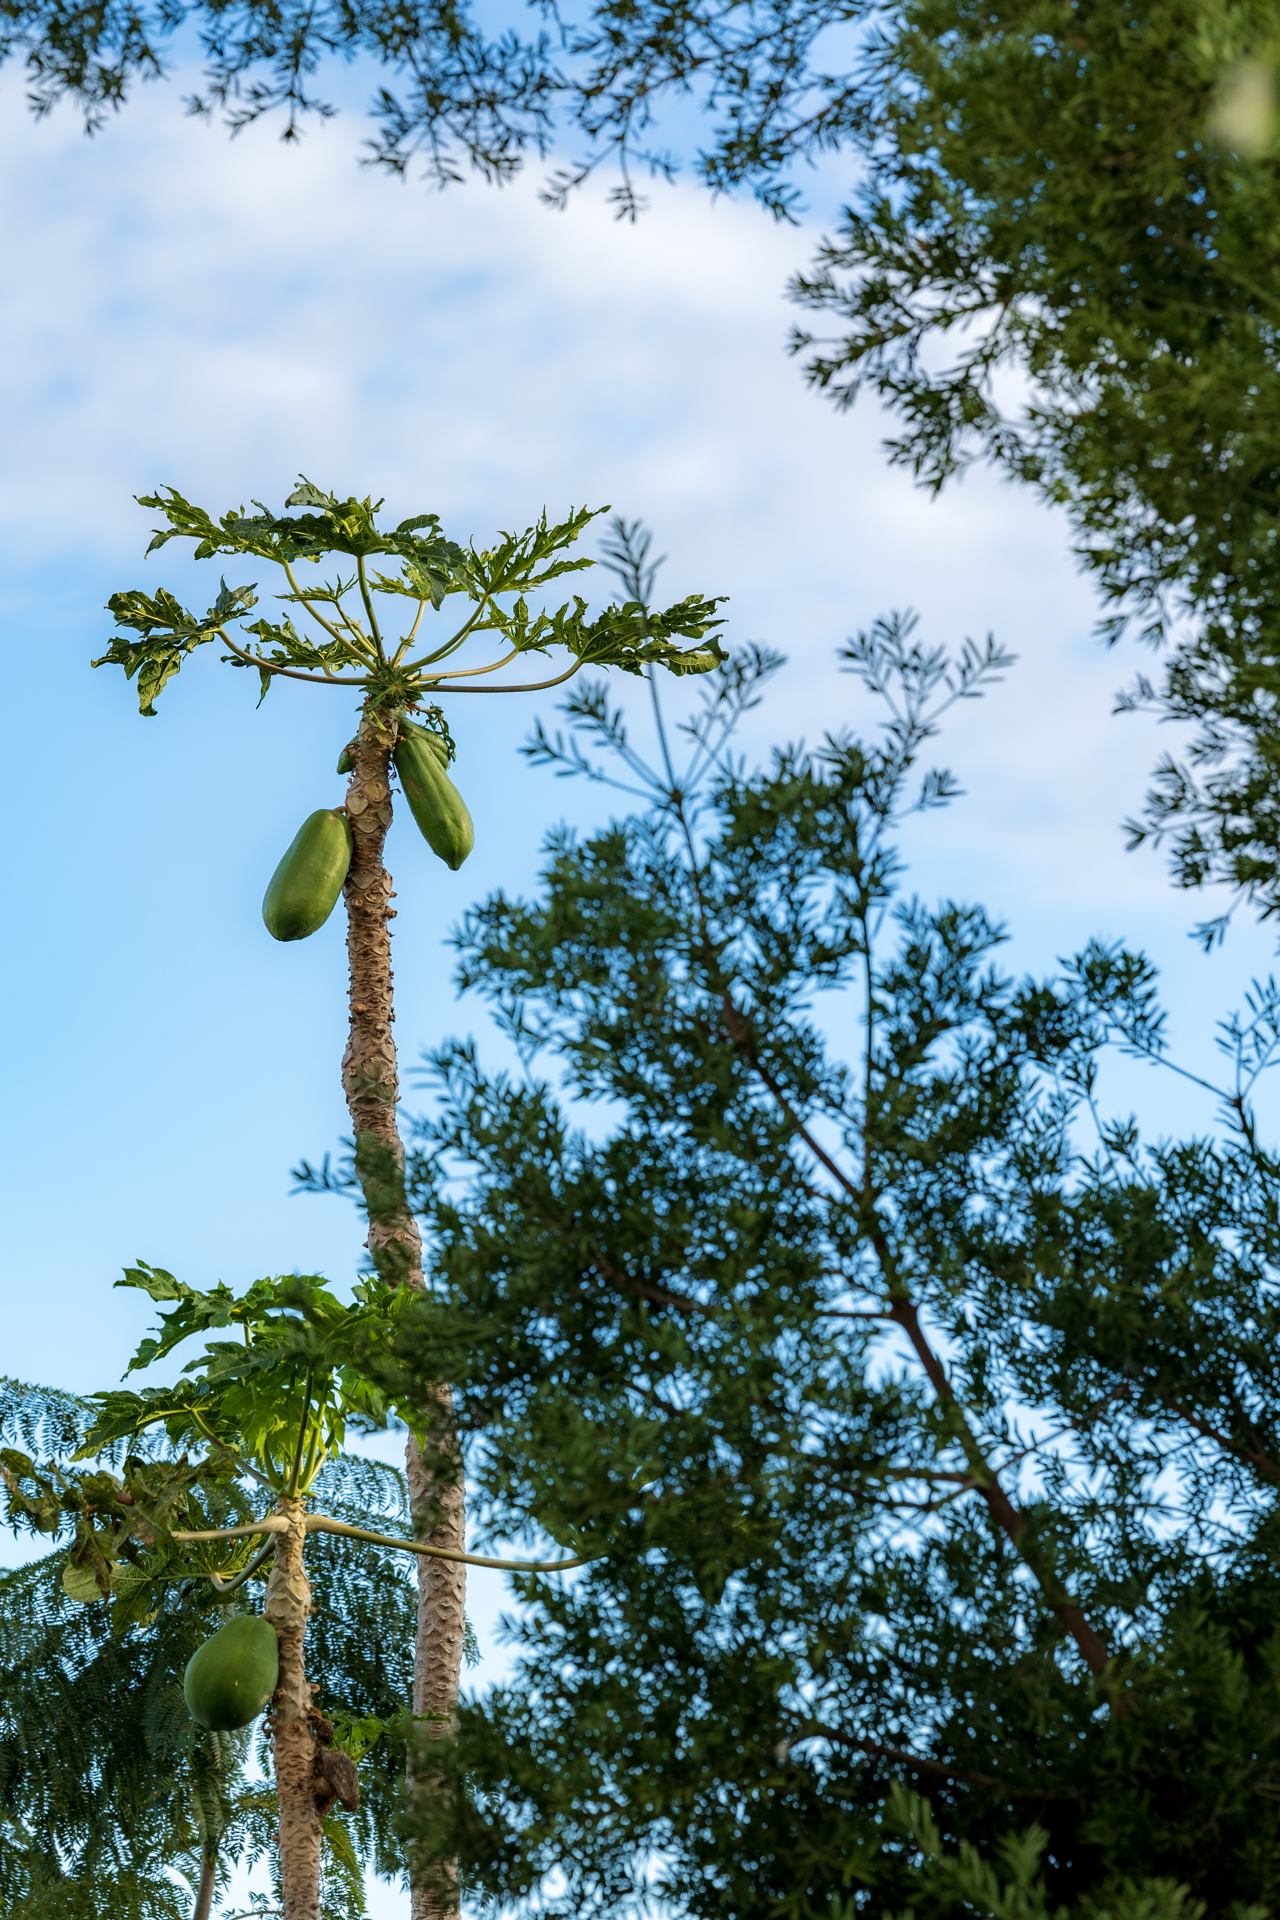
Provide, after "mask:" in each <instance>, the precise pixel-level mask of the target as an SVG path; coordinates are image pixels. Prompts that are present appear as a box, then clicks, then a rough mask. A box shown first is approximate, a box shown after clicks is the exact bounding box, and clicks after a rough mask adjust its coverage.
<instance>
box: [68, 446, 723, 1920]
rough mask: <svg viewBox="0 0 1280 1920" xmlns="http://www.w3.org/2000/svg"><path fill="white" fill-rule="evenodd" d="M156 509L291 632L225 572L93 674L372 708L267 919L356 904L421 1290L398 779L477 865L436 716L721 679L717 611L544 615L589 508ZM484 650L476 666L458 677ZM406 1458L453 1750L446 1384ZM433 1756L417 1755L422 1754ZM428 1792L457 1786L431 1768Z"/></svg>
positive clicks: (281, 923) (143, 627) (144, 699)
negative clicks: (401, 993)
mask: <svg viewBox="0 0 1280 1920" xmlns="http://www.w3.org/2000/svg"><path fill="white" fill-rule="evenodd" d="M140 503H141V504H142V505H144V506H146V507H150V508H152V509H154V510H156V511H158V512H159V513H160V514H161V515H162V517H163V520H164V522H165V524H164V525H163V526H162V527H161V528H160V529H159V530H157V532H156V533H155V535H154V537H153V539H152V541H151V543H150V546H149V547H148V549H147V551H148V553H150V552H152V551H154V550H156V549H158V548H161V547H163V546H164V545H165V544H166V543H167V542H168V541H170V540H173V539H175V538H187V539H191V540H192V541H194V543H195V547H194V551H195V556H196V558H197V559H209V558H213V557H214V556H230V557H232V558H237V559H252V560H263V561H267V562H269V563H271V564H272V565H274V566H276V567H278V568H279V569H280V570H281V572H282V574H283V581H282V583H281V585H280V587H279V590H278V592H277V596H276V597H277V599H278V600H279V601H280V602H281V603H282V605H281V608H280V610H279V611H278V614H277V616H276V617H274V618H269V617H267V615H266V614H265V613H262V612H258V613H257V617H255V618H253V619H250V617H249V616H250V615H251V614H253V613H254V611H255V609H256V608H257V607H258V597H257V593H256V588H255V587H254V586H253V585H249V584H238V585H228V583H227V582H226V580H225V578H224V579H223V580H222V582H221V584H220V588H219V592H218V594H217V596H216V598H215V600H214V601H213V603H212V605H211V606H210V607H209V608H208V610H207V611H206V612H204V613H203V614H195V613H192V612H190V611H189V610H188V609H187V608H186V607H184V606H183V605H182V604H181V603H180V602H179V601H178V600H177V599H176V598H175V596H174V595H173V594H172V593H171V592H169V591H168V590H166V589H163V588H162V589H160V590H159V591H158V592H156V593H154V594H151V593H146V592H143V591H140V590H131V591H128V592H120V593H116V594H113V595H112V596H111V598H110V600H109V602H108V606H109V609H110V611H111V613H112V614H113V615H114V617H115V620H116V623H117V629H118V630H117V632H116V633H115V634H114V635H113V637H112V639H111V642H110V644H109V646H108V648H107V651H106V652H105V653H104V654H103V655H102V656H101V657H100V658H99V659H98V660H96V661H95V662H94V664H95V665H96V666H101V665H105V664H108V663H109V664H113V665H116V666H119V667H121V668H122V669H123V671H124V673H125V675H126V676H127V678H128V679H130V680H131V681H132V682H133V683H134V685H135V687H136V690H137V696H138V705H139V709H140V711H141V713H142V714H143V715H146V716H154V715H155V712H156V701H157V700H158V698H159V696H160V695H161V693H162V692H163V691H164V689H165V688H166V687H167V686H168V684H169V682H170V681H171V680H172V679H173V678H174V676H175V675H176V674H177V673H178V672H179V671H180V669H181V668H182V666H183V664H184V662H185V661H186V660H187V659H188V657H189V656H190V655H191V654H192V653H194V652H195V651H196V650H198V649H199V648H201V647H203V646H207V645H214V646H216V647H220V648H221V649H224V650H225V651H224V652H223V653H222V658H223V659H224V660H225V661H226V662H227V663H228V664H229V665H231V666H232V667H233V668H235V669H236V670H238V671H242V672H247V673H248V674H249V675H250V676H251V677H252V679H253V680H254V681H255V682H256V684H257V686H258V689H259V699H260V700H261V699H262V698H265V696H266V694H267V692H268V691H269V689H270V688H271V687H272V686H273V685H274V684H275V682H276V681H277V680H279V681H283V682H285V683H287V684H288V685H290V686H292V685H295V684H297V683H299V682H301V683H304V684H308V685H311V686H313V687H317V688H326V689H338V690H339V691H340V694H341V695H342V696H343V697H344V698H345V699H347V700H348V701H351V700H354V701H355V702H356V704H357V722H356V726H355V730H354V732H353V733H352V734H351V737H350V739H349V741H348V743H347V744H346V745H345V746H344V747H343V748H342V752H341V756H340V760H339V771H341V772H344V773H345V774H346V775H347V786H346V793H345V798H344V800H343V803H342V805H341V806H340V807H334V808H330V809H320V810H318V811H316V812H313V813H312V814H311V815H309V816H308V819H307V820H306V821H305V822H304V824H303V826H302V828H301V829H300V831H299V833H298V835H297V837H296V838H295V840H294V842H293V843H292V845H291V846H290V847H289V849H288V850H287V852H286V853H285V855H284V857H283V859H282V861H281V863H280V866H279V867H278V868H277V870H276V873H275V875H274V876H273V878H272V880H271V883H270V885H269V886H268V889H267V893H266V897H265V899H264V902H263V917H264V920H265V922H266V925H267V928H268V930H269V931H270V932H271V933H272V934H273V935H274V936H275V937H276V938H278V939H282V940H291V939H297V938H303V937H305V936H306V935H308V934H310V933H311V932H313V931H315V929H316V928H317V927H319V926H320V925H321V924H322V923H323V921H324V920H325V919H326V918H327V917H328V914H329V913H330V912H331V911H332V909H333V907H334V906H335V905H336V903H337V900H338V897H339V894H341V896H342V897H343V899H344V902H345V906H346V920H347V954H348V963H349V980H348V994H347V1009H346V1015H347V1017H346V1030H347V1041H346V1050H345V1053H344V1055H343V1059H342V1082H343V1088H344V1092H345V1096H346V1102H347V1109H348V1113H349V1115H350V1120H351V1128H352V1137H353V1142H354V1151H355V1162H356V1166H357V1167H358V1169H359V1175H360V1180H361V1183H362V1189H363V1194H364V1200H365V1204H366V1210H367V1213H368V1218H369V1234H368V1247H369V1254H370V1258H371V1261H372V1264H373V1268H374V1271H375V1274H376V1276H377V1278H378V1280H379V1282H380V1283H381V1284H382V1285H384V1286H387V1287H392V1288H408V1289H410V1290H421V1289H422V1287H423V1285H424V1279H423V1270H422V1252H421V1242H420V1238H419V1233H418V1227H417V1223H416V1221H415V1219H414V1217H413V1214H412V1212H411V1210H410V1209H409V1207H408V1205H407V1204H406V1200H405V1194H404V1184H403V1171H402V1168H403V1145H402V1141H401V1136H400V1133H399V1128H398V1121H397V1102H398V1097H399V1080H398V1063H397V1058H396V1048H395V1041H394V1037H393V1019H394V1007H393V991H392V973H391V937H390V922H391V917H392V909H391V898H392V885H391V876H390V874H389V872H388V871H387V867H386V864H385V859H384V848H385V844H386V838H387V832H388V829H389V827H390V825H391V819H392V809H393V782H394V781H395V780H397V779H398V781H399V785H400V789H401V791H402V792H403V795H404V797H405V800H406V802H407V804H408V807H409V810H410V812H411V814H412V816H413V818H414V820H415V821H416V822H417V824H418V826H419V828H420V829H421V831H422V832H423V834H424V836H425V838H426V839H427V841H428V843H429V844H430V845H431V847H432V848H433V850H434V851H435V852H436V853H437V854H438V855H439V856H440V857H441V859H442V860H443V861H444V862H445V863H446V864H447V865H448V866H450V867H451V868H455V869H456V868H457V867H458V866H459V865H460V864H461V862H462V861H463V860H464V859H465V858H466V856H467V853H468V852H469V851H470V847H471V840H472V826H471V820H470V815H469V813H468V811H467V808H466V805H465V802H464V801H463V799H462V797H461V794H460V793H459V792H458V789H457V788H456V786H455V785H454V782H453V779H452V776H451V772H450V769H451V767H452V765H453V763H454V760H455V756H456V748H455V744H454V740H453V737H452V734H451V732H450V729H449V727H448V725H447V723H446V721H445V717H444V710H443V708H442V706H441V704H440V702H441V701H442V700H444V699H446V698H452V697H453V696H455V695H456V696H467V697H468V698H470V697H472V696H474V695H476V694H481V693H486V692H489V693H522V694H531V693H537V692H539V691H541V690H543V689H545V688H548V687H553V686H558V685H560V684H562V683H563V682H566V681H568V680H570V679H572V678H573V677H574V676H575V675H576V674H578V673H579V672H581V671H582V669H583V668H585V667H589V666H594V667H608V668H617V669H620V670H622V671H623V672H626V673H630V674H641V673H643V672H644V671H645V670H646V669H649V668H652V667H655V666H656V667H661V668H664V669H666V670H668V671H671V672H674V673H681V674H687V673H701V672H705V671H706V670H707V669H708V668H710V667H712V666H714V665H715V663H716V661H717V660H718V659H719V658H720V657H721V653H720V646H719V643H718V639H717V637H716V630H717V629H718V628H719V627H720V626H721V625H722V624H723V622H722V620H721V619H720V618H719V617H718V616H717V615H716V611H715V609H716V606H717V604H719V603H718V602H716V601H713V600H708V599H706V598H704V597H703V596H701V595H698V594H693V595H689V596H687V597H686V598H685V599H683V600H681V601H679V602H677V603H675V604H674V605H672V606H670V607H668V608H666V609H664V610H657V609H652V608H649V607H646V606H645V605H644V604H642V602H641V601H639V600H638V599H635V598H631V599H628V600H626V601H624V602H621V603H618V604H612V605H609V606H607V607H605V608H604V609H603V610H602V611H600V612H597V613H592V612H591V611H589V609H588V604H587V602H586V601H585V600H584V599H583V598H582V597H581V595H579V594H574V595H572V596H571V597H570V598H569V599H567V600H565V601H563V602H561V603H560V604H559V605H555V606H540V605H537V604H535V605H533V606H531V604H530V598H531V597H533V598H534V600H535V602H536V601H537V600H538V599H539V598H540V597H541V596H542V595H543V589H545V588H547V587H549V586H550V585H551V583H552V582H554V581H556V580H557V579H559V578H561V577H562V576H564V575H566V574H569V573H573V572H577V571H580V570H581V569H583V568H586V567H589V566H591V565H592V564H593V562H592V561H591V560H590V559H588V558H585V557H581V556H575V555H574V554H572V553H571V551H570V549H571V548H572V546H573V544H574V542H575V541H576V540H577V539H578V538H579V536H580V535H581V534H582V532H583V531H584V529H585V528H586V527H587V526H588V524H589V523H590V522H591V520H592V519H593V518H594V517H595V516H594V513H593V511H592V510H589V509H587V508H581V509H578V510H575V511H573V512H571V513H570V514H569V516H568V517H567V518H566V519H565V520H563V521H561V522H558V523H552V522H550V521H549V520H548V519H547V517H546V515H545V513H544V514H543V515H542V516H541V517H540V519H539V520H538V522H537V523H536V525H534V526H533V527H531V528H529V529H527V530H526V531H525V532H523V533H519V534H515V533H504V534H502V535H501V537H500V538H499V540H498V541H497V543H496V544H495V545H494V546H492V547H487V548H481V547H478V546H477V545H476V544H475V543H474V542H472V543H469V544H466V545H463V544H461V543H459V542H457V541H455V540H453V539H451V538H449V537H448V536H447V535H446V534H445V533H444V531H443V530H442V528H441V524H440V520H439V517H438V516H437V515H436V514H433V513H422V514H417V515H414V516H412V517H410V518H408V519H404V520H401V521H399V522H398V523H397V524H396V525H395V526H394V527H392V528H382V527H379V526H378V524H377V519H376V516H377V513H378V511H379V509H380V507H381V505H382V503H381V501H379V502H376V503H375V502H374V501H373V500H372V499H370V498H365V499H363V500H360V499H356V498H354V497H348V498H339V497H338V496H337V495H335V494H330V493H325V492H324V491H322V490H321V489H320V488H318V487H316V486H314V485H312V484H311V482H309V481H307V480H306V479H303V480H301V481H300V483H299V485H298V487H297V488H296V489H295V491H294V492H293V493H292V494H290V495H289V497H288V499H287V500H286V502H285V507H286V511H285V512H283V513H272V512H270V511H269V510H268V509H267V508H266V507H265V506H263V505H262V504H261V503H260V502H256V501H255V502H254V503H253V505H254V507H255V509H256V510H255V511H254V512H252V513H246V512H244V511H243V510H237V511H229V512H227V513H225V514H223V515H222V516H221V518H219V519H217V520H215V519H213V518H212V517H211V516H210V515H209V514H208V513H207V512H206V511H205V510H204V509H203V508H201V507H198V506H195V505H193V504H192V503H191V502H190V501H188V500H187V499H185V498H184V497H183V496H182V495H181V494H180V493H178V492H177V491H176V490H175V489H173V488H166V489H164V490H163V491H162V492H159V493H156V494H153V495H148V496H141V497H140ZM291 508H296V509H298V511H297V512H292V513H291V512H289V511H287V509H291ZM600 511H605V509H601V510H600ZM327 562H332V563H333V564H334V567H335V570H336V571H335V575H334V577H333V578H331V579H316V578H315V577H314V573H313V570H314V569H316V568H318V567H323V566H324V565H325V564H326V563H327ZM304 576H305V577H304ZM379 609H381V613H380V612H379ZM397 609H404V610H405V620H404V622H403V623H399V624H398V625H395V626H393V615H394V613H395V611H396V610H397ZM299 623H301V624H299ZM680 641H689V642H693V643H694V644H692V645H687V646H684V647H682V646H680V645H679V644H677V643H678V642H680ZM468 648H469V649H470V650H471V652H470V653H467V652H466V651H465V650H467V649H468ZM476 650H481V653H482V657H481V658H480V659H479V660H478V661H473V663H472V664H467V665H462V664H460V661H461V660H462V659H463V658H467V659H471V658H472V655H473V654H474V652H475V651H476ZM553 653H554V654H555V655H556V656H557V659H556V670H555V671H554V672H552V673H550V674H549V675H545V676H542V677H538V678H534V679H532V680H530V679H528V678H527V677H526V678H523V679H520V678H517V679H516V680H514V681H513V680H512V679H511V678H510V677H509V670H510V669H511V668H512V667H513V665H514V666H515V667H516V672H517V674H519V672H520V667H521V666H522V665H523V666H525V667H526V673H527V661H528V659H529V658H530V657H532V658H533V659H535V660H536V659H540V658H542V657H544V656H547V655H549V654H553ZM566 662H567V663H566ZM517 663H519V664H517ZM495 676H496V677H495ZM411 716H412V717H411ZM349 724H350V723H349V722H348V727H349ZM406 1461H407V1475H408V1485H409V1495H410V1505H411V1510H412V1513H413V1516H414V1526H415V1530H416V1535H417V1538H418V1539H419V1540H420V1541H421V1542H422V1543H423V1545H424V1547H428V1548H430V1549H431V1551H430V1553H429V1554H425V1553H424V1555H423V1558H422V1561H421V1572H420V1591H419V1609H418V1618H417V1627H416V1651H415V1662H414V1684H413V1712H414V1714H415V1716H416V1717H417V1719H418V1721H419V1723H420V1724H421V1725H422V1726H423V1727H425V1728H426V1729H428V1730H434V1732H435V1734H436V1735H437V1737H438V1738H440V1739H444V1738H446V1737H447V1736H448V1734H449V1732H450V1730H451V1728H452V1725H453V1716H454V1710H455V1703H456V1699H457V1690H458V1679H459V1672H460V1663H461V1658H462V1648H463V1639H464V1630H465V1613H464V1597H465V1573H464V1470H463V1462H462V1459H461V1455H460V1451H459V1446H458V1441H457V1436H456V1434H455V1432H454V1427H453V1415H452V1401H451V1395H450V1389H449V1385H448V1382H447V1381H444V1380H437V1381H433V1382H431V1383H430V1384H429V1386H426V1387H424V1388H423V1391H422V1400H421V1406H420V1408H419V1418H418V1419H417V1420H415V1421H414V1422H413V1423H411V1438H410V1441H409V1445H408V1452H407V1456H406ZM415 1751H417V1752H418V1753H419V1754H420V1755H421V1752H422V1748H421V1743H418V1745H417V1747H416V1748H415ZM299 1764H300V1763H299ZM424 1768H425V1772H424V1771H423V1769H424ZM411 1784H412V1785H416V1787H417V1788H418V1789H420V1790H423V1791H426V1790H429V1789H433V1790H435V1791H437V1792H438V1791H441V1790H442V1786H441V1780H440V1778H439V1776H438V1775H437V1773H436V1772H435V1771H434V1770H433V1768H432V1766H431V1764H430V1762H429V1760H426V1759H421V1758H420V1759H419V1761H418V1763H417V1764H416V1772H415V1780H414V1781H413V1782H411ZM455 1909H456V1888H455V1887H454V1886H453V1885H452V1884H451V1882H450V1880H449V1876H448V1874H447V1872H444V1871H442V1873H441V1874H437V1875H435V1876H433V1877H432V1884H430V1885H427V1884H424V1883H422V1882H421V1880H419V1882H418V1883H417V1884H415V1886H414V1891H413V1912H414V1916H415V1920H438V1916H441V1915H446V1914H449V1913H451V1912H453V1911H454V1910H455Z"/></svg>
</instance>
